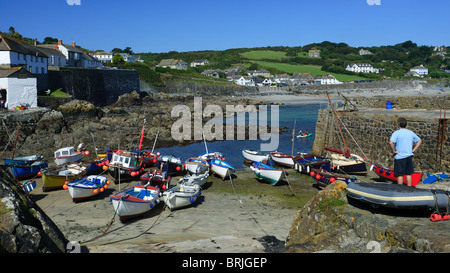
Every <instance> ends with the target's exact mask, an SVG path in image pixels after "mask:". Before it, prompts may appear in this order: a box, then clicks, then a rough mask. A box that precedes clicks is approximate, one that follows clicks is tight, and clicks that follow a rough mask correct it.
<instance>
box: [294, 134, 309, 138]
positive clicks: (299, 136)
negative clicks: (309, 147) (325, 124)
mask: <svg viewBox="0 0 450 273" xmlns="http://www.w3.org/2000/svg"><path fill="white" fill-rule="evenodd" d="M310 136H312V133H309V134H308V133H303V134H300V135H297V138H304V137H310Z"/></svg>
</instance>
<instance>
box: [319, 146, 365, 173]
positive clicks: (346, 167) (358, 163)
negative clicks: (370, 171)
mask: <svg viewBox="0 0 450 273" xmlns="http://www.w3.org/2000/svg"><path fill="white" fill-rule="evenodd" d="M324 149H325V150H328V151H331V152H332V153H330V154H329V156H327V158H329V159H330V160H331V168H332V170H334V171H340V172H343V173H345V174H358V175H367V167H366V162H365V160H364V159H363V158H362V157H360V156H359V155H356V154H350V153H349V152H348V151H347V152H343V151H341V150H337V149H333V148H324Z"/></svg>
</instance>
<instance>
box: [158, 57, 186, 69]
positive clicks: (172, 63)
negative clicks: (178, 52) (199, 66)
mask: <svg viewBox="0 0 450 273" xmlns="http://www.w3.org/2000/svg"><path fill="white" fill-rule="evenodd" d="M157 67H168V68H171V69H179V70H187V63H186V62H185V61H183V60H174V59H162V60H161V61H160V62H159V64H158V65H157Z"/></svg>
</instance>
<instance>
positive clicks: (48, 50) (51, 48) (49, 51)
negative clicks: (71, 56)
mask: <svg viewBox="0 0 450 273" xmlns="http://www.w3.org/2000/svg"><path fill="white" fill-rule="evenodd" d="M37 48H38V50H40V51H41V52H43V53H44V54H45V55H47V56H60V57H66V56H64V54H62V53H61V51H59V50H57V49H55V45H38V46H37Z"/></svg>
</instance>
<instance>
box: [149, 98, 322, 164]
mask: <svg viewBox="0 0 450 273" xmlns="http://www.w3.org/2000/svg"><path fill="white" fill-rule="evenodd" d="M321 107H323V106H321V104H306V105H281V106H280V107H279V126H280V127H285V128H287V131H286V132H280V135H279V145H278V149H277V151H278V152H282V153H286V154H291V153H292V150H293V154H294V155H295V154H297V153H300V152H302V153H310V152H311V151H312V147H313V143H314V136H315V130H316V122H317V116H318V111H319V109H320V108H321ZM267 109H268V114H267V116H268V117H267V118H268V121H267V124H268V125H270V124H271V123H270V117H271V115H270V107H267ZM246 117H247V118H248V114H246ZM235 124H236V122H235ZM246 125H248V121H247V122H246ZM294 125H295V132H294V133H295V136H294V143H293V141H292V132H293V130H294ZM299 130H302V131H303V132H305V131H306V130H307V131H308V132H309V133H312V136H310V137H305V138H297V137H296V136H297V133H298V132H299ZM269 132H270V130H269ZM247 137H248V135H247ZM269 141H270V140H268V141H263V140H261V139H257V140H223V141H212V142H206V146H207V148H208V151H215V152H221V153H222V154H223V155H224V156H225V161H226V162H227V163H229V164H230V165H231V166H233V167H234V168H235V169H237V170H239V169H246V168H248V165H246V164H245V162H244V157H243V156H242V150H244V149H250V150H255V151H257V150H259V148H260V144H261V143H266V142H269ZM292 144H294V145H292ZM157 146H158V145H156V148H155V152H160V153H161V154H163V155H174V156H178V157H180V158H181V160H182V161H183V162H184V161H185V160H186V159H188V158H190V157H197V156H198V155H200V154H201V153H204V152H205V151H206V147H205V143H204V142H203V141H202V142H199V143H194V144H190V145H186V146H173V147H167V148H158V147H157ZM292 146H294V149H292ZM269 152H271V151H264V153H269Z"/></svg>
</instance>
